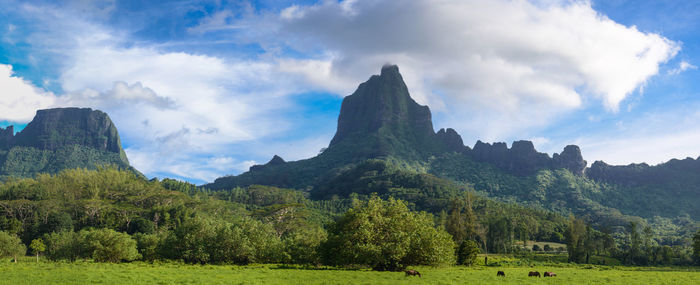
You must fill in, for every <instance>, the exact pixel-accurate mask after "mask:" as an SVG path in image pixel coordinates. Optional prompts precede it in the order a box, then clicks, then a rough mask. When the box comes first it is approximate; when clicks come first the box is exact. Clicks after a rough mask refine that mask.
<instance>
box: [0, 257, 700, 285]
mask: <svg viewBox="0 0 700 285" xmlns="http://www.w3.org/2000/svg"><path fill="white" fill-rule="evenodd" d="M565 266H570V267H553V266H536V267H532V268H531V267H509V266H506V267H491V266H489V267H485V266H477V267H473V268H466V267H445V268H434V267H416V268H414V269H417V270H418V271H420V272H421V274H422V275H423V277H422V278H419V277H406V276H405V275H404V273H401V272H375V271H368V270H340V269H329V268H320V269H314V268H308V269H304V268H303V267H295V266H291V267H290V266H283V265H249V266H229V265H219V266H217V265H204V266H199V265H184V264H179V263H164V264H150V263H141V262H137V263H123V264H107V263H93V262H76V263H63V262H44V261H42V262H39V263H37V262H36V261H32V259H31V258H22V259H20V262H18V263H10V262H8V261H7V260H2V261H1V262H0V276H1V277H2V278H0V283H2V284H32V285H36V284H304V285H310V284H700V269H698V268H697V267H696V268H659V267H656V268H648V267H596V266H590V265H584V266H575V265H565ZM499 270H501V271H504V272H505V273H506V277H505V278H503V277H496V272H497V271H499ZM535 270H536V271H540V272H543V271H545V270H547V271H553V272H555V273H557V277H555V278H535V277H528V276H527V274H528V272H529V271H535Z"/></svg>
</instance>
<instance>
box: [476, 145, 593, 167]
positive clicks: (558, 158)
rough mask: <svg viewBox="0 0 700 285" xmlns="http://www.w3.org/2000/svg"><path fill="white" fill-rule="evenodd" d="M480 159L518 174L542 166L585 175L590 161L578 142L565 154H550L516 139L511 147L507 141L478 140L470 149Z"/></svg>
mask: <svg viewBox="0 0 700 285" xmlns="http://www.w3.org/2000/svg"><path fill="white" fill-rule="evenodd" d="M470 154H471V156H472V158H473V159H474V160H476V161H480V162H486V163H490V164H493V165H495V166H497V167H498V168H501V169H503V170H505V171H507V172H510V173H512V174H515V175H520V176H524V175H531V174H533V173H535V172H536V171H538V170H541V169H559V168H565V169H568V170H569V171H571V172H572V173H574V174H576V175H579V176H581V175H583V172H584V169H585V168H586V161H585V160H583V156H582V155H581V150H580V149H579V147H578V146H575V145H569V146H566V147H565V148H564V151H562V153H561V154H557V153H555V154H554V156H553V157H551V158H550V157H549V155H548V154H546V153H541V152H537V150H535V146H534V145H533V143H532V142H531V141H523V140H521V141H515V142H513V145H512V147H511V148H508V146H507V145H506V143H503V142H500V143H494V144H488V143H483V142H481V141H477V142H476V144H475V145H474V149H473V150H472V151H471V152H470Z"/></svg>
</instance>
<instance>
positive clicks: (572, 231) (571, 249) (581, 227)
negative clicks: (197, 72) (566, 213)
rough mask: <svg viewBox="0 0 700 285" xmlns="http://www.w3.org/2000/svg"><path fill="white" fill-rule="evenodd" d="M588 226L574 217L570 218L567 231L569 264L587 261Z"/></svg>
mask: <svg viewBox="0 0 700 285" xmlns="http://www.w3.org/2000/svg"><path fill="white" fill-rule="evenodd" d="M585 240H586V224H585V223H584V221H583V220H581V219H577V218H575V217H574V216H571V217H570V218H569V228H568V229H567V231H566V251H567V253H568V254H569V262H576V263H582V262H584V261H585V258H586V253H585V246H584V243H585Z"/></svg>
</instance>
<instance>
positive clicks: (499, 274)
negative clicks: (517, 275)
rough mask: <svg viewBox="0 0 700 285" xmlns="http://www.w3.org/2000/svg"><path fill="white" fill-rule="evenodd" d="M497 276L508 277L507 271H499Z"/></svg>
mask: <svg viewBox="0 0 700 285" xmlns="http://www.w3.org/2000/svg"><path fill="white" fill-rule="evenodd" d="M496 276H503V277H506V273H505V272H503V271H498V273H496Z"/></svg>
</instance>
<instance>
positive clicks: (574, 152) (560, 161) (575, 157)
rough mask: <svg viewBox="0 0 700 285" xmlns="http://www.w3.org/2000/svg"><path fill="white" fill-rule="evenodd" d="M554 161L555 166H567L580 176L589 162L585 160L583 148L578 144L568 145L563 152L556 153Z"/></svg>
mask: <svg viewBox="0 0 700 285" xmlns="http://www.w3.org/2000/svg"><path fill="white" fill-rule="evenodd" d="M552 163H553V167H554V168H565V169H568V170H569V171H571V173H573V174H576V175H578V176H582V175H583V174H584V171H585V170H586V164H587V162H586V161H585V160H583V156H582V155H581V149H580V148H579V147H578V146H576V145H567V146H566V147H564V151H562V152H561V154H557V153H555V154H554V155H553V156H552Z"/></svg>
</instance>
